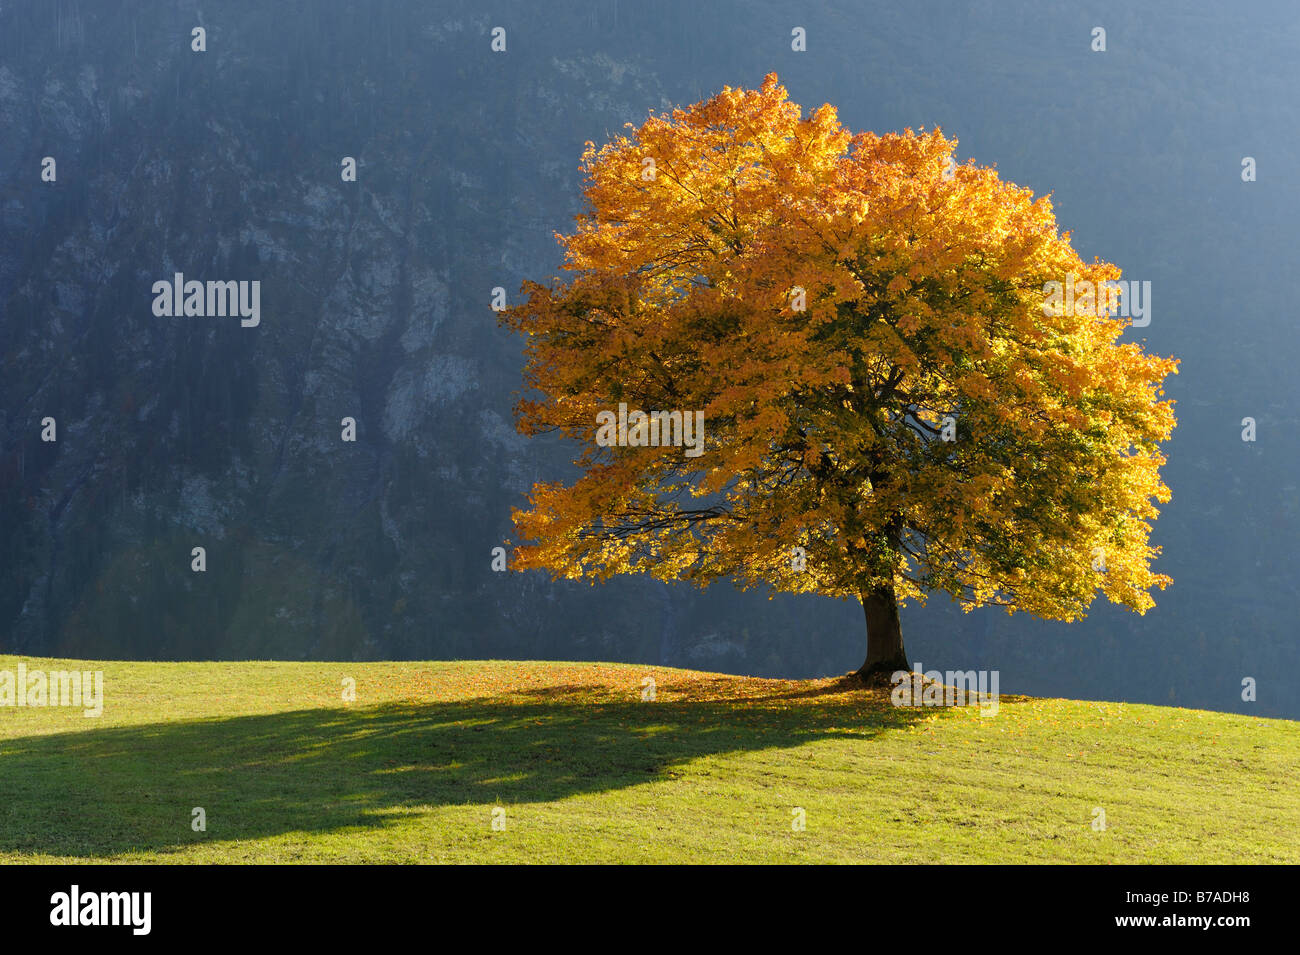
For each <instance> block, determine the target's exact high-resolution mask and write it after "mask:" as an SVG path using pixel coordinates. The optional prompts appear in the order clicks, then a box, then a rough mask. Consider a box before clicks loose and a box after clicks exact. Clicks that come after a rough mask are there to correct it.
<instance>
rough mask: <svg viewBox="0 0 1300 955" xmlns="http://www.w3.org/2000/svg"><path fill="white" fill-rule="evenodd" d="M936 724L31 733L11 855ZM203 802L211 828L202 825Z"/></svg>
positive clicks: (595, 778)
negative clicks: (194, 823) (195, 820)
mask: <svg viewBox="0 0 1300 955" xmlns="http://www.w3.org/2000/svg"><path fill="white" fill-rule="evenodd" d="M725 682H726V681H720V683H719V686H723V685H725ZM935 715H936V713H935V711H933V710H930V711H921V710H917V709H903V708H898V709H896V708H894V707H892V706H890V705H889V699H888V694H887V693H883V694H882V693H880V692H876V691H867V690H858V691H856V692H855V691H854V689H853V687H852V686H850V685H848V684H845V685H838V684H832V685H826V684H822V688H821V690H820V691H812V692H811V693H809V692H802V691H793V692H774V693H772V694H770V695H759V696H747V697H746V698H745V699H740V700H735V701H726V700H706V701H702V702H701V701H690V702H688V701H673V700H670V699H668V700H660V701H658V702H642V701H640V700H622V699H617V700H611V699H610V698H609V696H608V695H605V696H601V695H599V694H593V693H592V692H591V690H590V688H588V687H577V686H575V687H549V688H546V689H545V690H540V691H532V692H524V693H516V694H512V695H510V696H502V697H490V698H479V699H471V700H463V701H456V702H437V703H427V704H418V703H410V704H387V705H381V706H375V707H348V708H334V709H311V710H295V711H291V712H285V713H275V714H271V715H260V716H243V717H234V718H228V719H224V718H223V719H210V720H195V721H189V722H177V723H154V724H147V725H141V726H129V727H107V728H102V729H90V730H86V731H82V732H74V733H59V734H50V735H43V736H30V737H21V738H17V739H10V740H3V741H0V851H8V852H16V853H28V852H31V853H49V854H52V855H59V856H73V857H86V856H112V855H117V854H120V853H124V852H130V851H161V852H166V851H169V850H173V849H177V848H180V847H182V846H185V845H187V844H190V843H194V842H199V841H203V840H210V839H212V838H214V837H215V838H218V839H221V840H241V839H258V838H263V837H268V836H275V835H279V834H283V833H288V832H307V833H323V832H328V831H332V830H337V829H342V828H346V827H355V826H359V827H381V826H384V825H386V824H387V823H388V821H389V820H390V819H391V818H392V816H391V814H386V813H385V810H394V809H397V810H401V809H403V808H413V807H419V806H446V805H464V804H497V803H499V804H501V805H510V804H512V803H513V804H519V803H530V802H548V801H554V800H559V799H563V798H564V797H566V796H573V795H577V794H584V793H598V792H605V791H610V790H617V789H621V788H625V787H629V786H635V785H638V784H641V783H645V782H650V781H653V780H655V779H656V778H659V777H662V776H665V775H667V774H668V773H669V772H670V771H671V770H672V769H673V768H674V767H676V766H679V765H681V764H683V763H687V762H689V761H691V760H693V759H695V758H698V757H702V756H710V755H716V754H721V753H732V752H755V751H761V750H767V749H783V748H790V747H797V746H800V745H803V744H805V743H808V742H811V741H813V740H817V739H825V738H829V737H837V736H838V737H853V738H855V739H857V740H858V741H859V742H860V743H861V744H862V745H870V740H871V738H872V737H873V736H875V735H878V734H880V733H882V732H886V731H888V730H890V729H894V728H900V727H903V726H906V725H908V724H910V723H913V722H917V721H919V720H923V719H927V718H932V717H934V716H935ZM195 806H202V807H203V808H204V810H205V812H206V813H207V817H208V819H209V831H208V832H207V833H195V832H193V831H191V828H190V819H191V810H192V808H193V807H195Z"/></svg>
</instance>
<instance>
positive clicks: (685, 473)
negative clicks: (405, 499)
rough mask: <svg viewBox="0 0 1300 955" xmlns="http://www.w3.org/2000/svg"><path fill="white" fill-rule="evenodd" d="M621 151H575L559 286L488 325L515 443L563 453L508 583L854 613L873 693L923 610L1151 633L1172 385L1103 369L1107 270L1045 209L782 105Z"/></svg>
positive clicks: (763, 102)
mask: <svg viewBox="0 0 1300 955" xmlns="http://www.w3.org/2000/svg"><path fill="white" fill-rule="evenodd" d="M629 129H630V130H631V131H630V132H629V134H628V135H626V136H622V137H619V138H616V139H614V140H613V141H612V142H610V143H608V144H607V145H605V146H603V147H601V148H596V147H595V146H594V145H592V144H590V143H588V144H587V149H586V152H585V154H584V156H583V166H582V168H583V171H584V173H585V176H586V190H585V194H586V200H587V207H586V211H585V212H584V213H583V214H582V215H580V216H579V217H578V218H577V223H576V229H575V230H574V232H573V233H572V234H570V235H563V236H557V238H559V240H560V242H561V244H562V245H563V247H564V250H565V252H566V262H565V269H566V270H567V272H568V276H567V277H566V278H565V279H563V280H561V279H559V278H557V279H555V280H553V281H552V283H551V284H550V285H549V286H543V285H540V284H536V283H526V284H525V286H524V293H525V294H524V298H523V299H522V300H521V304H519V305H517V306H516V307H514V308H512V309H509V310H507V311H505V312H504V313H503V321H504V322H505V323H506V324H507V325H509V326H510V327H512V328H515V329H517V330H519V331H522V332H523V333H525V334H526V336H527V346H526V347H527V352H526V355H527V359H526V368H525V381H526V383H527V385H528V386H530V391H529V394H528V395H526V396H525V397H524V399H523V400H521V401H520V402H519V404H518V406H517V408H516V414H517V419H518V426H519V429H520V431H521V432H522V433H525V434H536V433H539V432H543V431H558V432H560V433H562V434H563V435H565V436H566V437H568V438H569V439H571V440H572V441H574V442H577V444H578V445H579V447H580V449H581V450H580V453H579V456H578V458H577V461H576V463H577V464H578V465H579V467H580V468H581V475H580V476H579V477H578V478H577V479H576V480H575V481H573V482H572V483H545V484H538V485H536V486H535V487H534V488H533V489H532V492H531V494H530V500H529V506H528V507H527V508H526V509H522V510H516V511H515V513H514V522H515V529H516V532H517V534H518V535H519V537H520V538H521V541H520V542H519V543H518V545H517V546H516V548H515V551H514V555H513V566H515V567H516V568H520V569H525V568H546V569H548V570H549V571H551V572H552V574H554V575H556V576H558V577H567V578H589V579H592V580H593V581H594V580H597V579H605V578H608V577H610V576H612V575H615V574H622V573H649V574H651V575H653V576H655V577H658V578H660V579H663V580H689V581H693V582H696V583H697V584H700V585H706V584H707V583H708V582H710V581H712V580H714V579H717V578H727V579H730V580H733V581H735V582H737V583H738V584H739V585H740V586H741V587H750V586H765V587H767V588H769V592H770V593H775V592H779V591H780V592H793V593H819V594H826V595H831V596H835V597H840V598H849V599H856V600H860V601H861V602H862V606H863V608H864V611H865V615H866V626H867V654H866V660H865V662H864V663H863V665H862V667H861V669H860V670H859V671H858V672H859V673H860V674H861V675H863V676H864V677H866V676H869V675H872V674H873V673H877V672H880V671H884V672H886V673H887V672H890V671H893V670H895V669H910V664H909V663H908V660H907V656H906V654H905V652H904V649H903V639H902V633H901V631H900V627H899V612H898V608H899V605H900V602H901V601H907V600H918V601H923V600H924V599H925V597H926V595H927V594H928V593H931V592H936V591H941V592H945V593H947V594H950V595H952V597H953V598H954V599H956V600H958V601H959V602H960V603H961V606H962V607H963V609H966V610H969V609H971V608H974V607H981V606H1000V607H1004V608H1005V609H1006V610H1007V612H1008V613H1011V612H1014V611H1017V610H1019V611H1026V612H1029V613H1031V614H1035V615H1037V616H1040V617H1044V618H1051V619H1059V620H1074V619H1077V618H1079V617H1081V616H1083V614H1084V612H1085V611H1086V609H1087V608H1088V606H1089V605H1090V604H1091V602H1092V600H1093V598H1094V596H1095V594H1096V592H1097V591H1098V590H1100V591H1101V592H1102V593H1104V594H1105V595H1106V597H1107V598H1109V599H1110V600H1111V601H1113V602H1116V603H1120V604H1123V605H1126V606H1128V607H1130V608H1132V609H1133V610H1135V611H1137V612H1139V613H1142V612H1145V611H1146V609H1147V608H1149V607H1151V606H1152V605H1153V603H1154V602H1153V600H1152V598H1151V596H1150V593H1149V591H1150V590H1151V589H1152V588H1153V587H1161V588H1163V587H1164V586H1165V585H1166V584H1168V583H1169V582H1170V580H1169V578H1168V577H1166V576H1164V575H1161V574H1155V573H1153V572H1152V570H1151V568H1150V564H1151V561H1152V559H1153V558H1154V557H1155V556H1156V555H1157V554H1158V552H1159V548H1157V547H1153V546H1152V545H1151V544H1150V543H1149V540H1148V538H1149V534H1150V530H1151V524H1150V521H1151V520H1152V519H1153V518H1154V517H1155V516H1156V514H1157V508H1156V506H1155V505H1156V503H1157V502H1164V501H1167V500H1168V499H1169V490H1168V488H1167V487H1166V486H1165V485H1164V484H1163V483H1162V481H1161V479H1160V476H1159V473H1158V469H1159V466H1160V465H1161V464H1162V463H1163V462H1164V460H1165V459H1164V457H1163V456H1162V454H1161V453H1160V452H1159V450H1158V445H1159V443H1160V442H1161V441H1164V440H1166V439H1167V438H1168V437H1169V434H1170V432H1171V430H1172V428H1173V426H1174V416H1173V409H1172V404H1173V402H1172V401H1168V400H1160V398H1161V396H1162V395H1163V391H1162V382H1163V381H1164V379H1165V377H1166V376H1167V375H1168V374H1170V373H1171V372H1176V370H1177V368H1176V366H1177V362H1176V361H1174V360H1173V359H1167V358H1160V357H1153V356H1151V355H1148V354H1146V353H1144V352H1143V350H1142V348H1141V347H1140V346H1139V345H1138V344H1135V343H1132V342H1121V341H1120V337H1121V335H1122V333H1123V331H1124V328H1125V327H1126V325H1127V324H1129V320H1128V319H1126V318H1125V317H1123V315H1122V314H1118V313H1119V312H1122V311H1123V309H1120V308H1118V307H1117V306H1118V305H1120V304H1122V303H1121V302H1120V301H1119V300H1118V296H1116V295H1115V293H1114V292H1107V291H1106V290H1108V289H1111V288H1113V286H1112V284H1111V283H1115V282H1116V280H1118V279H1119V276H1120V272H1119V269H1118V268H1116V267H1115V266H1113V265H1110V264H1107V263H1104V262H1099V261H1097V262H1093V263H1085V262H1083V261H1082V260H1081V259H1080V257H1079V256H1078V255H1077V254H1076V253H1075V251H1074V249H1073V248H1072V247H1071V245H1070V237H1069V233H1061V232H1060V231H1058V229H1057V225H1056V221H1055V218H1054V216H1053V213H1052V206H1051V203H1050V201H1049V200H1048V199H1047V198H1038V199H1035V198H1034V197H1033V196H1032V194H1031V193H1030V191H1029V190H1027V189H1024V188H1021V187H1019V186H1016V185H1014V184H1012V183H1009V182H1005V181H1003V180H1001V179H999V177H998V175H997V173H996V172H995V171H994V170H993V169H989V168H981V167H979V166H976V165H974V164H972V163H969V162H968V163H965V164H961V165H957V164H956V163H954V162H953V148H954V146H955V141H954V140H950V139H947V138H945V137H944V136H943V135H942V134H941V133H940V132H939V131H937V130H936V131H933V132H928V133H927V132H924V131H922V132H920V133H914V132H913V131H912V130H910V129H909V130H907V131H905V132H904V133H903V134H901V135H897V134H889V135H883V136H878V135H875V134H873V133H859V134H856V135H854V134H852V133H850V132H849V131H848V130H846V129H845V128H844V127H843V126H841V125H840V123H839V121H838V119H837V116H836V112H835V110H834V109H833V108H832V107H831V106H829V105H826V106H823V107H821V108H820V109H818V110H816V111H815V112H813V113H812V114H811V115H810V116H807V117H806V118H805V117H803V116H802V114H801V110H800V108H799V107H798V106H797V105H795V104H793V103H791V102H789V101H788V100H787V97H786V92H785V90H784V88H782V87H781V86H779V85H778V83H777V78H776V76H775V75H770V76H768V77H767V78H766V80H765V82H764V83H763V86H762V88H761V89H758V90H740V89H730V88H727V89H724V90H723V91H722V92H721V93H720V94H718V95H717V96H715V97H714V98H712V99H710V100H708V101H707V102H703V103H699V104H696V105H695V106H692V107H690V108H689V109H678V110H674V111H672V112H671V113H665V114H654V113H652V114H651V115H650V117H649V118H648V119H647V120H646V122H645V123H643V124H642V125H641V126H640V127H639V128H635V129H632V128H631V127H629ZM1051 283H1060V285H1059V286H1053V285H1052V284H1051ZM1067 283H1068V288H1069V289H1070V292H1071V293H1072V294H1071V296H1070V298H1071V299H1072V301H1071V300H1069V299H1066V300H1064V301H1063V300H1062V299H1063V298H1064V297H1063V296H1061V295H1059V294H1058V295H1053V294H1052V291H1055V290H1057V289H1059V288H1061V287H1066V286H1067ZM1049 290H1051V291H1049ZM1088 290H1092V291H1091V294H1092V297H1091V299H1090V298H1089V296H1088ZM1098 293H1102V294H1100V295H1099V294H1098ZM619 404H623V405H625V406H626V408H627V409H635V410H638V411H643V412H650V411H655V410H675V411H680V412H682V413H684V414H688V415H689V414H691V413H692V412H696V411H701V412H703V417H704V423H705V424H704V430H705V444H704V452H703V454H702V455H700V456H698V457H696V456H691V455H689V454H687V453H685V452H684V449H683V448H682V447H679V446H672V445H671V444H667V443H665V442H664V441H662V440H661V441H658V442H654V441H650V440H646V437H647V436H646V433H645V431H644V429H641V430H640V431H638V432H635V433H633V432H632V431H631V429H629V435H628V439H627V442H626V443H625V444H624V445H622V446H620V445H611V444H610V443H609V442H608V441H601V440H598V422H599V421H600V420H602V419H600V418H599V417H598V416H600V415H601V413H602V412H611V411H613V410H614V409H616V408H617V406H618V405H619ZM604 420H608V419H607V418H606V419H604ZM638 420H639V419H638ZM663 423H664V426H665V428H666V427H667V422H666V421H664V422H663Z"/></svg>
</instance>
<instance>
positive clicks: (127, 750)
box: [0, 656, 1300, 863]
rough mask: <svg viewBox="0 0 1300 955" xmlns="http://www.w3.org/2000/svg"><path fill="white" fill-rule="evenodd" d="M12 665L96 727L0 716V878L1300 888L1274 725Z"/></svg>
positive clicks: (295, 673)
mask: <svg viewBox="0 0 1300 955" xmlns="http://www.w3.org/2000/svg"><path fill="white" fill-rule="evenodd" d="M19 662H20V660H19V658H17V657H3V656H0V671H3V670H9V671H16V669H17V666H18V664H19ZM21 662H24V663H26V665H27V666H28V667H29V668H32V669H36V668H41V669H44V670H47V671H48V670H59V669H74V668H75V669H91V670H96V669H98V670H103V672H104V691H105V693H104V695H105V703H104V710H103V714H102V716H100V717H97V718H87V717H85V716H84V715H83V714H82V711H81V709H79V708H71V707H45V708H32V707H25V708H17V707H12V706H0V862H9V863H12V862H53V861H59V862H79V861H118V862H186V863H211V862H613V861H619V862H1019V861H1032V862H1158V863H1170V862H1291V863H1295V862H1300V732H1298V730H1300V724H1298V723H1295V722H1290V721H1284V720H1268V719H1259V718H1253V717H1247V716H1235V715H1225V714H1218V713H1208V712H1202V711H1197V710H1183V709H1171V708H1166V707H1158V706H1141V705H1134V704H1122V703H1088V702H1074V701H1069V700H1054V699H1030V698H1024V697H1007V696H1003V697H1002V700H1001V706H1000V709H999V711H998V713H997V715H996V716H985V717H981V716H980V715H979V710H978V709H977V708H975V707H965V708H936V707H928V708H896V707H893V706H892V705H891V704H890V701H889V697H888V688H887V687H884V688H881V689H874V690H868V689H863V688H861V687H853V686H850V685H848V684H845V683H841V682H838V681H835V680H819V681H779V680H758V679H748V678H742V677H731V676H722V675H718V674H710V673H696V672H692V671H684V670H670V669H664V668H658V667H647V666H622V665H607V664H569V663H503V662H464V663H134V662H132V663H127V662H104V663H90V664H87V663H84V662H78V661H54V660H36V659H30V658H24V659H23V660H22V661H21ZM646 676H653V677H654V680H655V683H656V694H655V695H656V699H655V700H654V701H643V700H642V698H641V697H642V686H641V685H642V679H643V678H644V677H646ZM344 678H351V679H353V680H355V681H356V700H355V702H347V703H345V702H344V701H343V699H342V685H343V680H344ZM195 807H202V809H203V810H204V813H205V814H206V824H207V828H206V831H194V829H193V828H192V818H193V810H194V808H195ZM498 807H499V809H500V810H503V813H498V814H497V816H498V818H499V819H501V818H503V819H504V829H502V830H494V828H493V814H494V810H495V809H497V808H498ZM796 809H802V810H803V818H804V819H805V825H806V828H805V829H804V830H803V831H795V829H794V826H793V823H794V821H795V819H796V816H797V814H796ZM1095 810H1103V811H1104V813H1105V823H1106V827H1105V829H1104V831H1098V830H1096V829H1095V828H1094V819H1095V818H1099V817H1097V816H1096V815H1095Z"/></svg>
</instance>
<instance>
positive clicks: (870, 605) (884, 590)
mask: <svg viewBox="0 0 1300 955" xmlns="http://www.w3.org/2000/svg"><path fill="white" fill-rule="evenodd" d="M862 610H863V613H864V614H866V618H867V659H866V661H865V662H864V663H863V664H862V666H861V668H860V669H859V670H858V671H857V676H858V677H859V678H861V679H863V680H870V679H873V678H876V677H878V676H879V675H880V674H884V675H885V676H886V677H888V676H889V674H891V673H893V672H895V671H896V670H911V669H912V665H911V664H910V663H908V662H907V653H906V651H904V650H903V631H902V628H901V627H900V626H899V622H898V599H897V598H896V597H895V595H894V585H893V584H882V585H881V586H879V587H877V588H875V589H874V590H871V591H869V592H867V593H864V594H863V595H862Z"/></svg>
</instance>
